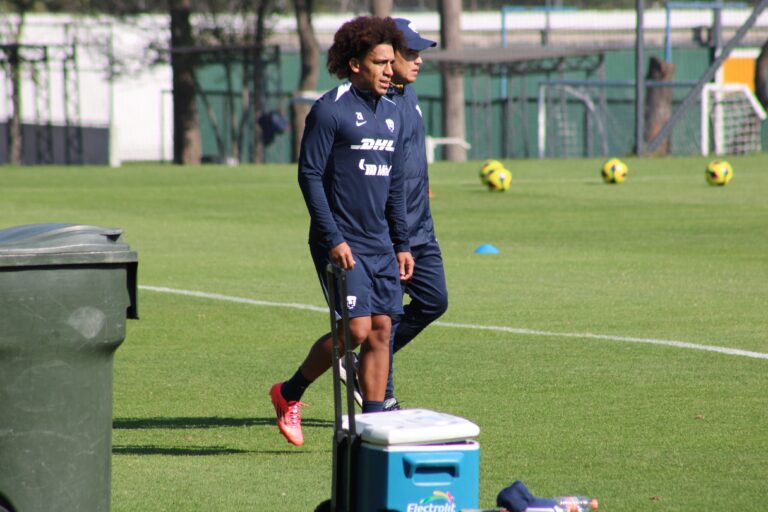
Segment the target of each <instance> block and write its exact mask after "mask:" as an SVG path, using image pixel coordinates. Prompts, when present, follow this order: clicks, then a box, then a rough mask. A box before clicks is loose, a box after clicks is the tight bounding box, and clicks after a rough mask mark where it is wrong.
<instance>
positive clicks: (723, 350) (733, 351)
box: [139, 285, 768, 359]
mask: <svg viewBox="0 0 768 512" xmlns="http://www.w3.org/2000/svg"><path fill="white" fill-rule="evenodd" d="M139 289H141V290H147V291H152V292H158V293H169V294H172V295H184V296H187V297H198V298H201V299H210V300H220V301H226V302H235V303H238V304H250V305H252V306H266V307H278V308H289V309H301V310H306V311H316V312H319V313H327V312H328V308H323V307H318V306H312V305H310V304H298V303H292V302H272V301H267V300H256V299H248V298H245V297H233V296H231V295H222V294H219V293H207V292H198V291H193V290H179V289H176V288H166V287H163V286H147V285H140V286H139ZM432 325H437V326H440V327H449V328H453V329H469V330H473V331H495V332H506V333H511V334H522V335H526V336H552V337H557V338H584V339H596V340H608V341H621V342H625V343H647V344H650V345H663V346H668V347H677V348H687V349H691V350H704V351H708V352H717V353H720V354H726V355H730V356H740V357H749V358H751V359H768V354H766V353H763V352H752V351H749V350H741V349H737V348H727V347H718V346H715V345H702V344H699V343H690V342H687V341H676V340H665V339H657V338H637V337H634V336H614V335H608V334H594V333H589V332H584V333H578V332H552V331H539V330H535V329H523V328H519V327H504V326H497V325H479V324H462V323H454V322H441V321H437V322H434V323H433V324H432Z"/></svg>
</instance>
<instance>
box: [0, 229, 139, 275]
mask: <svg viewBox="0 0 768 512" xmlns="http://www.w3.org/2000/svg"><path fill="white" fill-rule="evenodd" d="M122 233H123V232H122V230H121V229H119V228H103V227H98V226H87V225H82V224H28V225H25V226H16V227H12V228H8V229H3V230H0V268H2V267H21V266H25V267H29V266H33V267H37V266H50V265H72V264H83V263H84V264H89V263H132V262H136V261H138V257H137V255H136V253H135V252H134V251H131V249H130V247H129V246H128V244H126V243H125V242H123V240H122Z"/></svg>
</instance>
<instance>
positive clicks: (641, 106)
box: [635, 0, 645, 155]
mask: <svg viewBox="0 0 768 512" xmlns="http://www.w3.org/2000/svg"><path fill="white" fill-rule="evenodd" d="M635 11H636V12H637V29H636V33H635V153H636V154H638V155H642V154H644V153H645V141H644V140H643V137H644V135H643V134H644V132H645V75H644V73H643V71H644V66H643V63H644V61H645V55H644V54H643V50H644V48H643V40H644V36H645V27H644V23H643V18H644V12H645V5H644V2H643V0H636V1H635Z"/></svg>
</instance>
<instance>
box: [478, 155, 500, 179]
mask: <svg viewBox="0 0 768 512" xmlns="http://www.w3.org/2000/svg"><path fill="white" fill-rule="evenodd" d="M503 168H504V164H502V163H501V162H499V161H498V160H486V161H485V162H483V166H482V167H480V182H481V183H482V184H483V185H487V184H488V175H489V174H490V173H491V172H493V171H494V170H495V169H503Z"/></svg>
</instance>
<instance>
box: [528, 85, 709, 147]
mask: <svg viewBox="0 0 768 512" xmlns="http://www.w3.org/2000/svg"><path fill="white" fill-rule="evenodd" d="M692 85H693V84H692V83H690V82H668V83H661V82H659V83H654V82H649V83H648V87H649V88H651V87H666V88H667V89H669V91H670V92H671V94H672V105H671V106H672V109H673V110H674V109H675V108H677V107H678V106H679V105H680V103H681V102H682V101H683V99H684V98H685V94H686V93H687V91H689V90H690V87H692ZM635 104H636V102H635V84H634V82H633V81H610V80H599V81H598V80H551V81H547V82H541V83H540V84H539V97H538V150H539V151H538V153H539V157H540V158H570V157H592V156H609V155H625V154H629V153H633V152H634V151H635V144H636V140H637V139H636V136H635V127H636V123H635V108H636V107H635ZM699 123H700V121H699V105H698V104H696V103H694V105H693V108H689V109H688V111H686V112H685V113H684V115H683V116H682V118H681V119H680V120H679V121H678V123H677V124H676V125H675V128H674V130H673V131H672V135H671V136H670V145H669V151H670V152H671V153H674V154H689V155H690V154H698V153H699V152H700V150H701V148H700V147H699V144H700V136H699V134H700V131H701V130H700V126H699Z"/></svg>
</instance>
